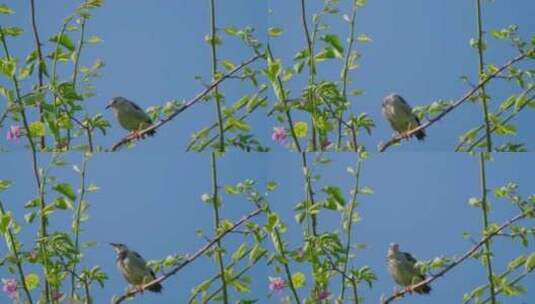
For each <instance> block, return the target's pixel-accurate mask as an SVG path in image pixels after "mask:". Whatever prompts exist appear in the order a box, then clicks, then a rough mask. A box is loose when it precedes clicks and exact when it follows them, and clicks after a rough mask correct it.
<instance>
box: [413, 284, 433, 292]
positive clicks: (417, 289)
mask: <svg viewBox="0 0 535 304" xmlns="http://www.w3.org/2000/svg"><path fill="white" fill-rule="evenodd" d="M414 291H416V293H419V294H428V293H430V292H431V287H429V285H424V286H422V287H419V288H416V289H415V290H414Z"/></svg>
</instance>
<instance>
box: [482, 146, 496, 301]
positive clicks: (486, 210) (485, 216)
mask: <svg viewBox="0 0 535 304" xmlns="http://www.w3.org/2000/svg"><path fill="white" fill-rule="evenodd" d="M479 166H480V175H481V176H480V179H481V212H482V215H483V232H485V231H487V229H488V227H489V218H488V213H489V204H488V202H487V175H486V171H485V154H484V153H483V152H480V153H479ZM484 245H485V252H484V256H485V263H483V264H484V265H485V266H486V267H485V268H486V270H487V278H488V280H489V286H490V296H491V298H492V304H496V296H495V294H494V293H495V289H494V280H493V279H492V277H493V271H492V259H491V249H490V240H486V241H485V243H484Z"/></svg>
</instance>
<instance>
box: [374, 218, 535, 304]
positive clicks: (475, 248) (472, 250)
mask: <svg viewBox="0 0 535 304" xmlns="http://www.w3.org/2000/svg"><path fill="white" fill-rule="evenodd" d="M528 215H529V216H534V215H535V208H533V209H530V210H527V211H526V212H522V213H520V214H518V215H516V216H515V217H513V218H511V219H509V220H508V221H506V222H505V223H503V224H501V225H500V226H499V227H498V228H497V229H496V230H494V231H492V232H490V233H489V234H488V235H487V236H485V237H483V238H482V239H481V240H480V241H479V242H478V243H477V244H476V245H474V246H473V247H472V248H470V250H468V251H467V252H466V253H465V254H463V255H462V256H461V257H460V258H457V259H456V260H455V261H454V262H453V263H451V264H449V265H448V266H446V267H445V268H444V269H442V270H441V271H440V272H438V273H437V274H435V275H433V276H430V277H428V278H427V279H425V280H423V281H421V282H420V283H418V284H414V285H412V286H409V287H408V288H406V289H404V290H402V291H399V292H396V293H394V294H392V295H391V296H390V297H388V298H387V299H385V300H382V302H381V303H382V304H388V303H390V302H392V301H395V300H396V299H398V298H401V297H403V296H404V295H405V294H406V293H408V292H409V290H416V289H418V288H420V287H422V286H424V285H428V284H431V283H432V282H433V281H435V280H436V279H438V278H440V277H442V276H443V275H444V274H446V273H447V272H448V271H450V270H452V269H453V268H455V267H456V266H458V265H459V264H461V263H462V262H464V261H465V260H466V259H468V258H469V257H471V256H472V255H473V254H474V253H475V252H476V251H478V250H479V248H481V246H483V245H484V244H485V242H486V241H488V240H490V239H491V238H492V237H494V236H495V235H497V234H498V233H500V232H501V231H502V230H504V229H505V228H507V227H509V226H510V225H512V224H514V223H515V222H517V221H519V220H522V219H524V218H526V217H527V216H528Z"/></svg>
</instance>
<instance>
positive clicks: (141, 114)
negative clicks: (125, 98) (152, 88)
mask: <svg viewBox="0 0 535 304" xmlns="http://www.w3.org/2000/svg"><path fill="white" fill-rule="evenodd" d="M130 105H131V106H132V114H133V115H135V116H136V117H137V118H138V119H139V120H141V121H144V122H146V123H148V124H149V125H150V124H152V119H150V116H149V115H148V114H147V113H146V112H145V111H144V110H143V109H142V108H141V107H140V106H138V105H137V104H135V103H133V102H131V103H130Z"/></svg>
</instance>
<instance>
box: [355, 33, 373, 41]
mask: <svg viewBox="0 0 535 304" xmlns="http://www.w3.org/2000/svg"><path fill="white" fill-rule="evenodd" d="M357 40H358V41H360V42H363V43H366V42H372V39H371V38H370V36H368V35H366V34H360V35H359V36H358V37H357Z"/></svg>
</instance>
